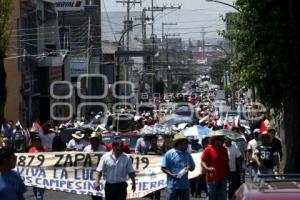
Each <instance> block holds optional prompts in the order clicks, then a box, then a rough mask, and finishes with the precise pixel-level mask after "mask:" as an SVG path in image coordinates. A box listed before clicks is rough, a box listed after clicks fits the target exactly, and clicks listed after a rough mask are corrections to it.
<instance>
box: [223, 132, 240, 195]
mask: <svg viewBox="0 0 300 200" xmlns="http://www.w3.org/2000/svg"><path fill="white" fill-rule="evenodd" d="M225 148H226V149H227V152H228V157H229V168H230V175H229V178H228V182H229V185H228V199H232V197H233V195H234V193H235V191H236V190H237V189H238V187H239V180H238V177H239V175H238V174H239V173H240V171H241V169H242V154H241V152H240V150H239V148H238V147H237V145H236V144H235V142H232V140H231V138H229V137H226V138H225Z"/></svg>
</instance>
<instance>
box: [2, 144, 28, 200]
mask: <svg viewBox="0 0 300 200" xmlns="http://www.w3.org/2000/svg"><path fill="white" fill-rule="evenodd" d="M16 161H17V158H16V156H15V151H14V149H13V148H12V147H3V148H1V149H0V199H1V200H25V198H24V193H25V192H26V191H27V188H26V186H25V184H24V182H23V180H22V178H21V176H20V175H19V174H18V173H17V172H16V171H15V170H13V169H14V168H15V167H16Z"/></svg>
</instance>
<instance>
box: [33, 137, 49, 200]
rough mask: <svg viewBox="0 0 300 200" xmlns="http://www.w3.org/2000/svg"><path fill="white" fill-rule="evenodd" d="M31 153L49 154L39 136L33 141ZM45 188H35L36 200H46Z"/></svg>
mask: <svg viewBox="0 0 300 200" xmlns="http://www.w3.org/2000/svg"><path fill="white" fill-rule="evenodd" d="M28 152H29V153H39V152H48V148H47V147H44V146H42V141H41V138H40V136H39V135H35V136H34V138H33V141H32V146H31V147H30V149H29V151H28ZM44 192H45V189H44V188H38V187H33V194H34V196H35V199H36V200H43V199H44Z"/></svg>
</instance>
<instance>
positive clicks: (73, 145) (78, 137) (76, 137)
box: [67, 131, 87, 151]
mask: <svg viewBox="0 0 300 200" xmlns="http://www.w3.org/2000/svg"><path fill="white" fill-rule="evenodd" d="M72 137H73V139H71V140H70V141H69V143H68V144H67V150H69V151H71V150H75V151H82V150H83V149H84V147H85V146H86V145H87V143H86V141H85V140H84V139H83V138H84V134H82V133H81V131H76V132H75V133H74V134H72Z"/></svg>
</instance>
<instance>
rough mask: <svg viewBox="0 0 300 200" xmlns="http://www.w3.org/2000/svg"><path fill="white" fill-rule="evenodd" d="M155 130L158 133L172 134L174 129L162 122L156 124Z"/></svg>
mask: <svg viewBox="0 0 300 200" xmlns="http://www.w3.org/2000/svg"><path fill="white" fill-rule="evenodd" d="M153 131H154V133H155V134H156V135H171V134H172V129H171V128H170V127H167V126H164V125H161V124H155V125H154V126H153Z"/></svg>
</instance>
